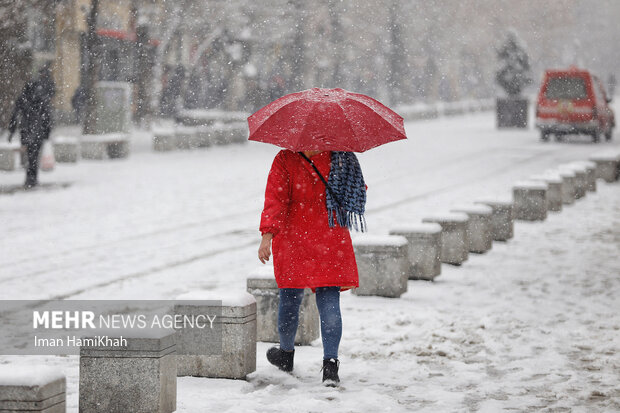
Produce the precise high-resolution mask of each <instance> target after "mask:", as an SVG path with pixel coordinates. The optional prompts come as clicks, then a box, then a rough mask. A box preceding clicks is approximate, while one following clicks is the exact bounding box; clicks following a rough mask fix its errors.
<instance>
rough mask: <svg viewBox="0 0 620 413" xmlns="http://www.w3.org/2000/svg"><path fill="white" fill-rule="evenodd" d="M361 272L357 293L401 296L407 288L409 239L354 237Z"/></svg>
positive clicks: (388, 236)
mask: <svg viewBox="0 0 620 413" xmlns="http://www.w3.org/2000/svg"><path fill="white" fill-rule="evenodd" d="M353 248H354V250H355V259H356V261H357V269H358V272H359V284H360V285H359V288H356V289H354V290H353V294H355V295H377V296H381V297H394V298H397V297H400V296H401V295H402V294H403V293H405V292H406V291H407V269H408V266H409V263H408V260H407V239H405V238H403V237H397V236H390V235H385V236H376V235H375V236H371V235H365V236H360V237H357V238H355V239H354V240H353Z"/></svg>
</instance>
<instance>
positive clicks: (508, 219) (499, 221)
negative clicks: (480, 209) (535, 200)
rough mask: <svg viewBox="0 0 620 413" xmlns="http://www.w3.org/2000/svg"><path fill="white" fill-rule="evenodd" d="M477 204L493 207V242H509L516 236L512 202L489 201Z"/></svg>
mask: <svg viewBox="0 0 620 413" xmlns="http://www.w3.org/2000/svg"><path fill="white" fill-rule="evenodd" d="M476 204H482V205H487V206H489V207H491V209H492V210H493V213H492V215H491V231H492V238H493V241H507V240H509V239H510V238H512V237H513V236H514V218H513V212H512V201H506V200H499V199H494V200H492V199H489V200H483V201H478V202H476Z"/></svg>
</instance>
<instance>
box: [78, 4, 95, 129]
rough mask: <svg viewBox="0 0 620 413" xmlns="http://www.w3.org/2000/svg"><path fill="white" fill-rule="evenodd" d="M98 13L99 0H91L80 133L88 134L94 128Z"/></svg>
mask: <svg viewBox="0 0 620 413" xmlns="http://www.w3.org/2000/svg"><path fill="white" fill-rule="evenodd" d="M98 13H99V0H91V7H90V14H89V15H88V20H87V28H86V56H87V59H88V60H87V62H86V64H87V66H86V78H85V79H84V88H85V92H86V108H85V115H84V125H82V133H83V134H84V135H90V134H92V133H93V132H94V130H95V124H96V118H95V117H96V115H97V113H96V109H95V105H96V104H97V102H96V100H95V85H96V83H97V68H98V58H99V56H98V54H99V53H98V49H99V42H98V38H97V15H98Z"/></svg>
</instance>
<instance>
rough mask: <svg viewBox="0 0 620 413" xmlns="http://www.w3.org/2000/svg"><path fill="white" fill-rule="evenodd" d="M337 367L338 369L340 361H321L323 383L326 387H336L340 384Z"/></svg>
mask: <svg viewBox="0 0 620 413" xmlns="http://www.w3.org/2000/svg"><path fill="white" fill-rule="evenodd" d="M338 367H340V361H338V359H327V360H323V368H322V370H323V383H324V384H325V385H326V386H329V387H336V386H338V383H340V377H338Z"/></svg>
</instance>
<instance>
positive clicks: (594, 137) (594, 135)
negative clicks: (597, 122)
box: [592, 129, 601, 143]
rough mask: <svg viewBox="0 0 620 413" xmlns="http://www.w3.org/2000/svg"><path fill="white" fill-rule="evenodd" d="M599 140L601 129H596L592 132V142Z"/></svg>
mask: <svg viewBox="0 0 620 413" xmlns="http://www.w3.org/2000/svg"><path fill="white" fill-rule="evenodd" d="M600 141H601V131H600V130H598V129H596V130H594V132H592V142H594V143H598V142H600Z"/></svg>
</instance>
